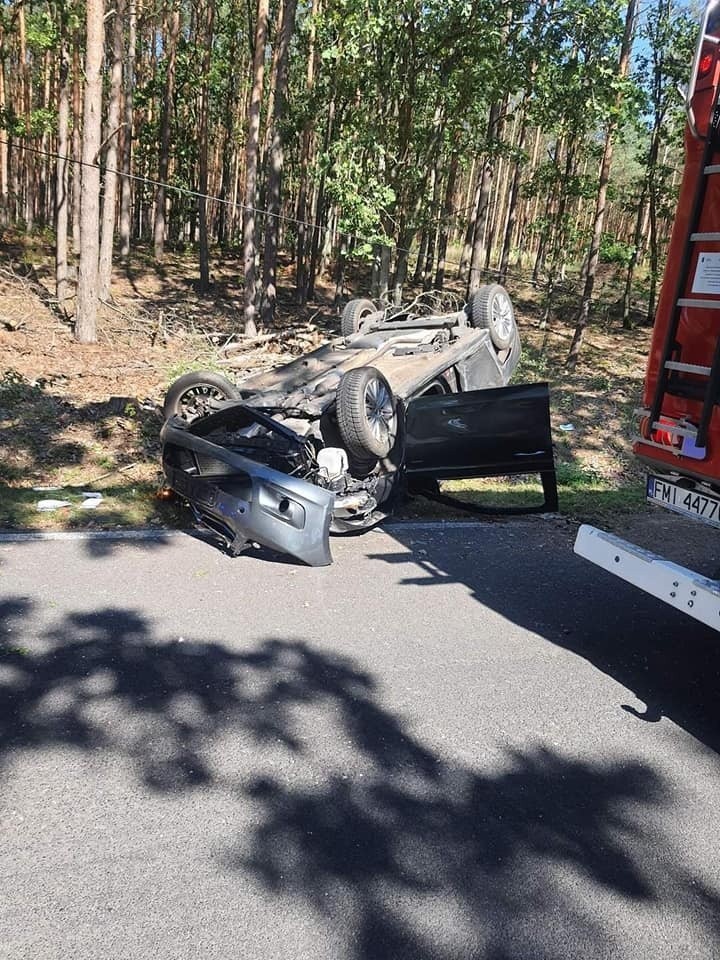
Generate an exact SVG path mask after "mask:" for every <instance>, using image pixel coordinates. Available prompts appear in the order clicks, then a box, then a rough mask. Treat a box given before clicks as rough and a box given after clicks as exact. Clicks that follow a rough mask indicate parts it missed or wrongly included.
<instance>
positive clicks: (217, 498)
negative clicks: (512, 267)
mask: <svg viewBox="0 0 720 960" xmlns="http://www.w3.org/2000/svg"><path fill="white" fill-rule="evenodd" d="M489 289H490V290H491V292H492V293H493V294H494V298H493V297H492V296H490V297H488V296H484V298H483V301H482V304H481V307H482V311H481V310H480V308H478V307H477V306H476V307H475V308H474V309H473V302H472V301H471V302H470V303H469V304H468V305H463V306H461V307H460V308H459V309H454V310H449V311H444V312H435V311H433V310H428V309H427V308H426V309H425V310H423V311H420V310H417V309H415V310H413V309H405V310H397V309H392V310H390V309H387V308H385V309H379V308H378V307H377V306H376V305H375V304H374V303H372V302H371V301H366V300H361V301H350V303H349V304H348V305H347V307H346V309H345V312H344V314H343V318H342V324H341V326H342V328H343V330H344V333H345V336H343V337H342V338H341V339H338V340H335V341H333V342H332V343H330V344H328V345H326V346H323V347H320V348H319V349H318V350H315V351H313V352H312V353H310V354H308V355H306V356H303V357H300V358H298V359H296V360H294V361H292V362H291V363H289V364H286V365H284V366H281V367H279V368H277V369H275V370H271V371H267V372H265V373H261V374H258V375H256V376H253V377H251V378H249V379H247V380H244V381H243V382H242V383H241V384H239V385H238V386H237V387H234V386H233V385H232V384H230V383H229V382H228V381H226V380H224V378H221V377H218V376H217V375H216V374H207V373H205V374H202V373H201V374H190V375H187V376H186V377H184V378H181V379H180V380H179V381H177V383H176V384H173V385H172V387H171V388H170V391H169V392H168V396H167V399H166V406H165V409H166V414H168V420H167V421H166V423H165V425H164V427H163V430H162V435H161V438H162V444H163V469H164V472H165V475H166V478H167V480H168V483H169V485H170V486H171V487H172V488H173V489H174V490H175V491H176V492H177V493H178V494H180V495H181V496H182V497H184V498H185V499H187V501H188V502H189V503H190V505H191V506H192V508H193V510H194V512H195V515H196V517H197V518H198V519H199V520H200V521H201V522H202V523H203V524H205V525H206V526H208V527H210V528H211V529H212V530H214V531H215V532H216V533H217V534H218V535H219V536H221V538H222V539H223V540H224V541H225V542H226V544H227V545H228V548H229V549H230V551H231V552H233V553H237V552H240V551H241V550H242V549H243V548H244V546H245V545H246V544H247V543H249V542H257V543H260V544H263V545H265V546H267V547H270V548H271V549H275V550H279V551H282V552H286V553H289V554H291V555H293V556H295V557H297V558H298V559H300V560H303V561H304V562H306V563H309V564H311V565H322V564H327V563H329V562H331V554H330V548H329V539H328V538H329V533H331V532H332V533H347V532H353V531H360V530H365V529H368V528H370V527H372V526H374V525H375V524H377V523H378V522H379V521H380V520H382V519H383V518H384V517H386V516H387V515H388V513H389V512H390V510H391V509H392V506H393V501H394V499H395V498H396V497H397V496H398V494H399V493H400V491H401V490H402V489H403V488H404V481H405V478H406V475H407V464H406V459H407V450H408V443H409V441H410V444H411V445H413V444H414V446H413V449H414V451H415V452H414V461H415V463H416V470H415V472H416V473H422V456H423V455H420V459H419V460H418V437H417V434H418V433H420V434H422V433H423V429H422V426H421V428H420V430H419V431H418V428H417V424H416V418H410V419H412V422H413V423H415V424H416V426H415V427H414V434H415V436H413V437H408V433H407V425H408V422H409V414H411V413H412V412H413V408H414V407H417V403H418V401H420V400H422V402H424V403H425V404H426V405H427V403H428V402H432V401H433V400H435V401H436V403H435V407H434V408H433V410H431V412H430V414H428V415H426V416H425V421H426V422H433V423H434V426H433V431H434V432H435V433H437V434H438V435H437V436H426V437H424V438H423V439H422V441H421V446H424V447H427V450H428V455H429V457H430V459H436V460H437V455H438V450H439V449H441V448H442V446H443V445H444V444H446V443H447V442H448V440H450V441H451V445H452V443H454V444H455V447H456V449H455V452H454V454H453V456H454V458H455V459H456V460H457V459H458V449H459V448H458V447H457V443H458V440H459V442H460V448H463V447H466V448H467V447H468V446H469V447H470V448H471V449H474V448H476V447H477V445H478V442H479V443H480V446H482V440H478V431H479V433H480V434H483V433H487V425H486V423H485V420H486V419H487V412H488V397H489V398H490V400H491V402H492V403H493V404H494V403H495V402H496V393H497V389H498V388H503V387H505V386H506V385H507V382H508V380H509V378H510V376H511V374H512V371H513V370H514V369H515V366H516V364H517V361H518V358H519V353H520V341H519V337H518V334H517V329H516V327H515V323H514V317H513V315H512V307H511V305H510V301H509V298H508V297H507V294H506V293H505V291H504V290H503V288H501V287H498V285H492V287H490V288H489ZM481 291H485V292H487V291H486V290H485V288H481ZM488 307H489V309H488ZM493 308H496V312H498V313H499V314H500V319H501V321H503V322H502V323H501V324H500V325H499V330H494V328H493V324H492V310H493ZM508 318H509V322H508ZM501 392H502V390H501ZM497 396H498V397H499V395H497ZM473 399H474V402H475V408H472V403H473ZM458 402H459V403H458ZM468 403H470V404H471V407H468ZM477 413H481V420H477V417H476V416H475V414H477ZM494 419H496V420H497V416H496V415H495V416H494ZM531 420H532V417H531ZM473 423H474V426H473ZM468 431H474V437H471V436H470V434H469V433H468ZM534 433H535V434H537V429H536V430H535V431H534ZM547 434H548V437H547V439H548V441H549V429H548V431H547ZM531 439H534V437H533V438H531ZM473 440H474V442H473ZM530 445H532V442H531V443H530ZM526 453H527V451H526ZM486 454H487V451H486ZM486 454H485V455H486ZM550 456H551V454H550ZM463 457H464V455H462V456H460V459H461V460H462V459H463ZM465 459H467V457H465ZM475 459H477V457H475V456H471V457H470V461H474V460H475ZM491 459H492V454H491ZM442 460H443V457H442V455H440V461H442ZM447 469H450V472H451V473H452V468H450V467H447V468H446V472H447ZM471 469H472V470H475V471H476V473H477V471H478V470H482V465H481V464H477V465H474V466H473V467H471Z"/></svg>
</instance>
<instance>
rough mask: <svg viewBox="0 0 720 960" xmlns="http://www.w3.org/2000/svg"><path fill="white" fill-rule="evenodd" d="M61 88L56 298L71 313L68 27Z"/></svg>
mask: <svg viewBox="0 0 720 960" xmlns="http://www.w3.org/2000/svg"><path fill="white" fill-rule="evenodd" d="M58 66H59V89H58V120H57V124H58V138H57V160H56V166H55V177H56V180H55V296H56V297H57V301H58V308H59V309H60V311H61V312H62V313H64V314H67V306H66V305H67V301H68V298H69V293H68V145H69V144H68V127H69V121H70V92H69V84H68V79H69V73H70V63H69V57H68V48H67V38H66V36H65V26H64V24H63V26H62V34H61V37H60V61H59V64H58Z"/></svg>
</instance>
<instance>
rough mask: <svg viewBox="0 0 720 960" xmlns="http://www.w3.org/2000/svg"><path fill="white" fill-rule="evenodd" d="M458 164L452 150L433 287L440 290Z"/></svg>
mask: <svg viewBox="0 0 720 960" xmlns="http://www.w3.org/2000/svg"><path fill="white" fill-rule="evenodd" d="M459 166H460V157H459V155H458V153H457V151H453V155H452V157H451V159H450V169H449V170H448V176H447V183H446V184H445V203H444V205H443V217H442V223H441V224H440V235H439V237H438V259H437V271H436V273H435V289H436V290H442V289H443V287H444V286H445V257H446V255H447V248H448V240H449V236H450V223H451V219H452V216H453V212H454V206H455V185H456V183H457V175H458V168H459Z"/></svg>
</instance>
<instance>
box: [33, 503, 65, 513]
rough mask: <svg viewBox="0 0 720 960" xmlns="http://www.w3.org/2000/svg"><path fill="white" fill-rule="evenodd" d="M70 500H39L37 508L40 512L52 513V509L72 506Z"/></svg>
mask: <svg viewBox="0 0 720 960" xmlns="http://www.w3.org/2000/svg"><path fill="white" fill-rule="evenodd" d="M71 506H72V504H71V503H70V501H69V500H38V502H37V509H38V511H39V512H40V513H50V512H51V511H52V510H60V509H61V508H62V507H71Z"/></svg>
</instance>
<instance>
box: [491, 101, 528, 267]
mask: <svg viewBox="0 0 720 960" xmlns="http://www.w3.org/2000/svg"><path fill="white" fill-rule="evenodd" d="M526 136H527V122H526V117H525V113H524V111H523V117H522V121H521V123H520V133H519V135H518V141H517V144H516V149H517V152H518V154H519V155H520V156H522V153H523V151H524V149H525V137H526ZM521 178H522V163H521V161H520V160H517V161H516V162H515V169H514V170H513V178H512V183H511V184H510V195H509V197H508V202H507V220H506V222H505V236H504V237H503V245H502V253H501V254H500V267H499V275H498V280H499V282H500V283H506V282H507V274H508V268H509V266H510V250H511V249H512V241H513V234H514V232H515V224H516V222H517V208H518V197H519V195H520V180H521Z"/></svg>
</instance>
